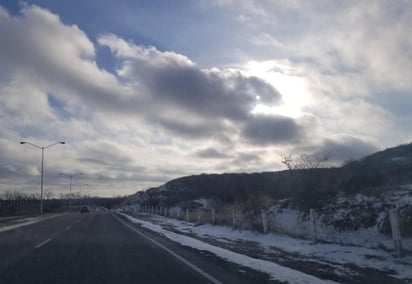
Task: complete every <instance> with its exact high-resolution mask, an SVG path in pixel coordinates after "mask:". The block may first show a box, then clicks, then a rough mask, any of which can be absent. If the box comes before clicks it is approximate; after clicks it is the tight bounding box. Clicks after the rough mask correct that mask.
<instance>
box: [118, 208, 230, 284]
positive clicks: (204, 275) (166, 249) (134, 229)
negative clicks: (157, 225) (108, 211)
mask: <svg viewBox="0 0 412 284" xmlns="http://www.w3.org/2000/svg"><path fill="white" fill-rule="evenodd" d="M112 216H113V217H115V218H116V219H117V220H118V221H119V222H120V223H122V224H123V225H125V226H126V227H128V228H130V229H131V230H133V231H134V232H135V233H137V234H139V235H140V236H142V237H143V238H145V239H147V240H149V241H151V242H152V243H154V244H156V245H157V246H159V247H160V248H162V249H164V250H165V251H167V252H168V253H170V254H171V255H173V256H174V257H176V258H177V259H178V260H180V261H181V262H183V263H184V264H186V265H187V266H189V267H190V268H192V269H193V270H194V271H196V272H197V273H199V274H200V275H202V276H203V277H205V278H206V279H208V280H210V281H211V282H212V283H214V284H222V282H221V281H219V280H217V279H216V278H214V277H213V276H212V275H210V274H209V273H207V272H205V271H204V270H202V269H201V268H199V267H197V266H196V265H194V264H192V263H190V262H189V261H188V260H186V259H185V258H183V257H181V256H180V255H178V254H176V253H175V252H173V251H171V250H170V249H168V248H167V247H165V246H164V245H162V244H160V243H159V242H157V241H155V240H153V239H151V238H150V237H148V236H146V235H145V234H143V233H142V232H140V231H138V230H137V229H136V228H134V227H133V226H131V225H129V224H127V223H126V222H124V221H123V220H121V219H120V218H119V217H117V216H116V215H113V214H112Z"/></svg>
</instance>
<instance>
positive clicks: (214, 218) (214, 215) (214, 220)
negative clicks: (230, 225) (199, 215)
mask: <svg viewBox="0 0 412 284" xmlns="http://www.w3.org/2000/svg"><path fill="white" fill-rule="evenodd" d="M215 223H216V213H215V209H212V225H214V224H215Z"/></svg>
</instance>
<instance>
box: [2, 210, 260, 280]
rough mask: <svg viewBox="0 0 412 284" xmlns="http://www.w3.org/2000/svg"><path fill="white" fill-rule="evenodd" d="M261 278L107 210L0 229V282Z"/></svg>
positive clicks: (73, 214) (68, 215) (67, 215)
mask: <svg viewBox="0 0 412 284" xmlns="http://www.w3.org/2000/svg"><path fill="white" fill-rule="evenodd" d="M242 272H243V273H242ZM266 281H267V279H266V278H265V276H262V275H259V274H254V273H245V272H244V269H240V268H239V267H236V266H235V265H232V264H229V263H226V262H224V261H222V260H220V259H218V258H217V257H214V256H211V255H203V254H201V253H200V252H198V251H196V250H192V249H189V248H185V247H183V246H180V245H179V244H176V243H174V242H172V241H169V240H167V239H165V238H163V237H161V236H159V235H157V234H155V233H152V232H149V231H146V230H144V229H142V228H140V227H138V226H136V225H133V224H131V223H129V222H127V221H126V220H125V219H124V218H123V217H121V216H117V215H116V216H114V215H113V214H112V213H110V212H92V213H89V214H80V213H77V214H75V213H72V214H66V215H63V216H59V217H55V218H52V219H48V220H44V221H41V222H38V223H36V224H32V225H28V226H25V227H21V228H17V229H14V230H11V231H5V232H2V233H0V283H8V284H13V283H42V284H44V283H99V284H102V283H111V284H112V283H239V284H242V283H264V282H266Z"/></svg>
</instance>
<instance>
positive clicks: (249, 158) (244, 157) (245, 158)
mask: <svg viewBox="0 0 412 284" xmlns="http://www.w3.org/2000/svg"><path fill="white" fill-rule="evenodd" d="M260 161H261V159H260V156H259V154H253V153H240V154H239V155H238V156H237V158H236V160H235V162H236V163H239V164H243V163H257V162H260Z"/></svg>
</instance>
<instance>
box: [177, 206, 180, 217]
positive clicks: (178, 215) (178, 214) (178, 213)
mask: <svg viewBox="0 0 412 284" xmlns="http://www.w3.org/2000/svg"><path fill="white" fill-rule="evenodd" d="M177 219H180V207H178V210H177Z"/></svg>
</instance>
